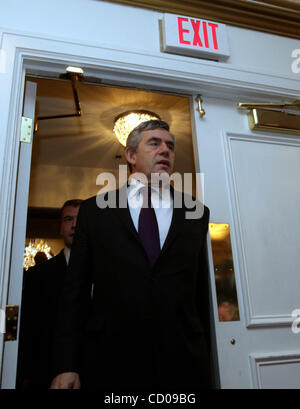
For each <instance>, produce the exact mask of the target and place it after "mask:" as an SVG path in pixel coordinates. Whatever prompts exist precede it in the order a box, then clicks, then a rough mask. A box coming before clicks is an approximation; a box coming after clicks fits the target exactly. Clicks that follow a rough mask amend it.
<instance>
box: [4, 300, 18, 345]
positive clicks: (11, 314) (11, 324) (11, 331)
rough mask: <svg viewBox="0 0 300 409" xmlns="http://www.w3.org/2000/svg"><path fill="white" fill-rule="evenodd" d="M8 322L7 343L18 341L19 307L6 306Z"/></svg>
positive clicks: (6, 321) (5, 337)
mask: <svg viewBox="0 0 300 409" xmlns="http://www.w3.org/2000/svg"><path fill="white" fill-rule="evenodd" d="M5 316H6V320H5V327H6V328H5V335H4V340H5V341H15V340H16V339H17V331H18V318H19V306H18V305H7V306H6V314H5Z"/></svg>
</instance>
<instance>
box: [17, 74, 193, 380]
mask: <svg viewBox="0 0 300 409" xmlns="http://www.w3.org/2000/svg"><path fill="white" fill-rule="evenodd" d="M26 80H28V81H31V82H36V83H37V100H36V117H40V116H42V117H43V116H54V115H62V114H65V113H67V112H72V111H73V110H74V99H73V94H72V88H71V86H70V82H69V81H67V80H58V79H49V78H42V77H27V78H26ZM77 90H78V96H79V98H80V104H81V110H82V114H81V116H79V117H69V118H57V119H51V120H50V119H49V120H43V121H38V127H37V131H36V132H35V134H34V137H33V144H32V159H31V171H30V185H29V196H28V217H27V229H26V242H25V246H26V247H28V246H29V245H30V244H31V245H32V246H33V247H34V245H35V244H36V243H38V242H41V241H42V242H43V243H44V244H45V245H47V246H48V247H49V248H50V250H49V252H50V256H51V257H55V256H57V255H58V254H59V252H60V251H61V250H62V248H63V247H64V243H63V241H62V238H61V237H60V233H59V231H60V229H59V227H60V209H61V207H62V205H63V203H65V202H66V201H67V200H70V199H83V200H84V199H87V198H89V197H91V196H94V195H96V194H97V193H98V192H99V189H100V186H98V185H97V184H96V179H97V176H98V175H99V174H100V173H103V172H110V173H112V174H113V175H114V176H115V178H116V180H117V183H118V179H119V165H125V164H126V160H125V157H124V148H123V147H122V145H121V144H120V143H119V142H118V140H117V138H116V136H115V135H114V133H113V126H114V119H115V118H116V117H117V116H118V115H120V114H121V113H122V112H125V111H129V110H134V109H146V110H149V111H153V112H155V113H157V114H158V115H159V116H160V118H161V119H162V120H164V121H166V122H167V123H168V124H169V125H170V129H171V132H173V133H174V134H175V137H176V148H175V154H176V156H175V157H176V159H175V166H174V172H178V173H179V174H181V175H183V174H184V173H191V174H193V176H194V175H195V163H194V152H193V141H192V128H191V120H190V97H189V96H182V95H174V94H168V93H162V92H154V91H148V90H137V89H130V88H121V87H116V86H107V85H105V86H104V85H95V84H90V83H84V82H79V83H78V87H77ZM20 171H22V170H21V169H19V172H20ZM194 181H195V177H193V182H194ZM31 265H32V266H33V265H34V262H32V264H30V263H29V264H28V265H26V266H24V267H25V274H26V272H27V271H28V268H29V267H30V266H31ZM41 296H42V294H37V295H36V299H35V300H34V302H35V303H36V306H37V309H38V308H42V307H40V306H41V305H43V302H45V300H43V299H42V298H41ZM39 298H40V302H39ZM40 316H41V317H42V316H43V314H40ZM42 319H43V320H45V321H47V317H44V318H42ZM37 323H38V321H37ZM20 345H22V332H21V336H20ZM19 351H20V349H19ZM45 353H46V352H45ZM19 357H21V358H20V360H19V363H18V367H19V370H18V382H17V386H18V387H20V388H26V387H30V382H29V383H28V380H27V379H23V378H22V376H23V375H22V363H21V364H20V361H21V360H22V353H21V354H20V353H19ZM20 367H21V369H20Z"/></svg>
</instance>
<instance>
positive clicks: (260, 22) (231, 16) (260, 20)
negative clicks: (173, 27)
mask: <svg viewBox="0 0 300 409" xmlns="http://www.w3.org/2000/svg"><path fill="white" fill-rule="evenodd" d="M107 1H109V2H111V3H119V4H124V5H127V6H134V7H142V8H145V9H150V10H155V11H161V12H164V13H173V14H181V15H184V16H191V17H198V18H203V19H207V20H215V21H218V22H220V23H225V24H229V25H232V26H236V27H242V28H246V29H250V30H257V31H262V32H265V33H271V34H277V35H280V36H284V37H291V38H297V39H300V25H299V19H300V5H299V3H297V2H296V1H292V0H272V1H271V0H265V1H263V0H262V1H252V2H250V1H245V0H217V1H214V2H212V1H210V0H200V1H199V0H189V1H181V0H172V1H170V0H107Z"/></svg>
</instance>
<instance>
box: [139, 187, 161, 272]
mask: <svg viewBox="0 0 300 409" xmlns="http://www.w3.org/2000/svg"><path fill="white" fill-rule="evenodd" d="M147 190H148V192H147ZM141 193H142V195H143V206H142V208H141V211H140V216H139V225H138V233H139V236H140V239H141V242H142V243H143V246H144V248H145V250H146V252H147V254H148V258H149V260H150V263H151V264H152V265H153V264H154V263H155V261H156V259H157V258H158V256H159V253H160V241H159V231H158V224H157V220H156V215H155V211H154V209H153V208H152V207H151V187H150V186H148V189H147V188H143V189H142V190H141ZM147 193H148V194H147ZM146 196H148V197H146Z"/></svg>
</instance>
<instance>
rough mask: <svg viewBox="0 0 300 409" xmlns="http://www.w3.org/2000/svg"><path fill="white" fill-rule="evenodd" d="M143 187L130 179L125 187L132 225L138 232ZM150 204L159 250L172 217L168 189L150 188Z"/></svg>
mask: <svg viewBox="0 0 300 409" xmlns="http://www.w3.org/2000/svg"><path fill="white" fill-rule="evenodd" d="M143 187H145V185H144V184H143V183H141V182H140V181H138V180H136V179H134V178H130V179H129V186H127V199H128V206H129V211H130V215H131V218H132V221H133V224H134V226H135V228H136V230H137V231H138V223H139V215H140V211H141V207H142V204H143V195H142V193H141V189H142V188H143ZM151 189H152V191H151V203H152V207H153V208H154V211H155V215H156V219H157V223H158V230H159V239H160V248H162V247H163V245H164V242H165V240H166V237H167V234H168V231H169V229H170V226H171V221H172V216H173V198H172V195H171V194H170V190H169V189H168V188H165V189H164V188H161V189H159V188H158V187H157V188H156V187H153V186H152V187H151Z"/></svg>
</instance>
